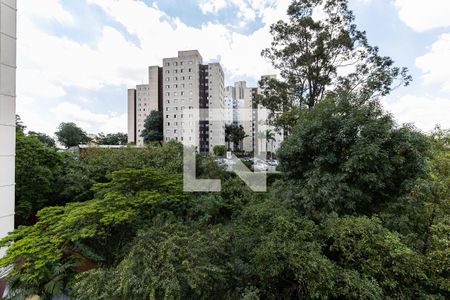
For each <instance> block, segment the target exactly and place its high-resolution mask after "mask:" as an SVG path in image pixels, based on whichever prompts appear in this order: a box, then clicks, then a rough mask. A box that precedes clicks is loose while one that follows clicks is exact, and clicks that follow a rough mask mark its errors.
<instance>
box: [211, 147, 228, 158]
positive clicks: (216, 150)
mask: <svg viewBox="0 0 450 300" xmlns="http://www.w3.org/2000/svg"><path fill="white" fill-rule="evenodd" d="M213 152H214V155H215V156H220V157H222V156H225V154H226V152H227V148H226V147H225V146H224V145H215V146H214V148H213Z"/></svg>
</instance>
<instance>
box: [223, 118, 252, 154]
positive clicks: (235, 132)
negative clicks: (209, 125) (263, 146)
mask: <svg viewBox="0 0 450 300" xmlns="http://www.w3.org/2000/svg"><path fill="white" fill-rule="evenodd" d="M246 137H248V135H247V134H246V133H245V131H244V127H242V125H235V124H231V125H226V126H225V141H226V142H227V144H228V150H230V143H233V150H235V151H236V150H237V148H238V146H239V144H240V142H241V141H242V140H243V139H245V138H246Z"/></svg>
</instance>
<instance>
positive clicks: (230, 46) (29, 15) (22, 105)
mask: <svg viewBox="0 0 450 300" xmlns="http://www.w3.org/2000/svg"><path fill="white" fill-rule="evenodd" d="M289 3H290V0H145V1H144V0H135V1H133V0H77V1H73V0H39V1H36V0H19V1H18V21H17V22H18V42H17V55H18V56H17V65H18V69H17V113H18V114H19V115H20V117H21V119H22V121H23V122H24V123H25V125H26V126H27V127H28V130H32V131H38V132H45V133H47V134H50V135H54V132H55V131H56V129H57V127H58V125H59V124H60V123H61V122H75V123H76V124H78V125H79V126H80V127H82V128H83V129H84V130H86V131H87V132H88V133H99V132H103V133H113V132H126V131H127V128H126V126H127V111H126V110H127V89H128V88H132V87H134V86H135V85H136V84H142V83H146V78H147V74H146V72H147V67H148V66H151V65H161V61H162V58H164V57H173V56H176V55H177V52H178V50H188V49H198V50H199V51H200V53H201V54H202V56H203V59H204V61H205V62H220V63H221V65H222V67H223V68H224V71H225V77H226V79H225V81H226V82H225V83H226V84H227V85H229V84H232V83H233V82H234V81H240V80H246V81H247V82H248V84H249V85H255V86H256V84H257V81H258V79H259V78H260V76H261V75H264V74H273V73H275V70H274V69H273V67H272V66H271V64H270V62H269V61H267V60H265V59H264V58H262V57H261V55H260V53H261V50H262V49H264V48H267V47H269V46H270V42H271V40H272V37H271V35H270V33H269V27H270V25H271V24H273V23H274V22H276V21H278V20H280V19H286V9H287V7H288V5H289ZM350 7H351V9H352V10H353V11H354V13H355V15H356V23H357V25H358V29H360V30H365V31H366V32H367V37H368V39H369V42H370V44H371V45H377V46H379V48H380V52H381V54H383V55H386V56H390V57H392V58H393V59H394V60H395V62H396V64H397V65H398V66H404V67H408V68H409V70H410V73H411V75H412V76H413V79H414V81H413V83H412V84H411V85H410V86H409V87H407V88H399V89H396V90H395V91H394V92H393V93H391V94H390V95H389V96H387V97H386V98H383V99H382V102H383V104H384V107H385V109H386V110H387V111H389V112H391V113H392V114H393V115H394V117H395V118H396V120H397V122H398V124H403V123H414V124H415V126H416V127H417V128H419V129H420V130H423V131H431V130H432V129H433V128H434V127H435V125H436V124H440V125H441V127H442V128H450V117H449V116H448V115H449V114H450V1H449V0H428V1H423V0H350Z"/></svg>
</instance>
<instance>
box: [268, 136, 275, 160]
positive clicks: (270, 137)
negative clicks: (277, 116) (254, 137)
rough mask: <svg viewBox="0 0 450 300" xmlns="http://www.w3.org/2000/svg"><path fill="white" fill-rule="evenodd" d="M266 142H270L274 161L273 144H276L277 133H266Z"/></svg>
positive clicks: (271, 157)
mask: <svg viewBox="0 0 450 300" xmlns="http://www.w3.org/2000/svg"><path fill="white" fill-rule="evenodd" d="M266 142H270V159H273V142H275V133H274V132H273V131H272V130H270V129H269V130H267V131H266Z"/></svg>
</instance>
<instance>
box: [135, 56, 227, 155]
mask: <svg viewBox="0 0 450 300" xmlns="http://www.w3.org/2000/svg"><path fill="white" fill-rule="evenodd" d="M162 63H163V66H162V67H150V68H149V84H145V85H139V86H136V88H135V89H130V90H128V139H129V142H130V143H136V145H137V146H143V145H144V141H143V139H142V137H141V132H142V130H143V128H144V121H145V118H146V117H147V116H148V115H149V114H150V112H151V111H152V110H158V111H160V112H161V113H162V116H163V120H164V122H163V127H164V129H163V136H164V140H165V141H170V140H175V141H179V142H181V143H183V144H185V145H190V146H195V147H197V150H198V151H199V152H202V153H208V152H211V151H212V149H213V147H214V146H215V145H224V144H225V120H224V117H222V116H217V112H218V111H219V112H220V110H223V109H224V107H225V104H224V73H223V70H222V67H221V66H220V64H218V63H210V64H203V58H202V56H201V55H200V53H199V52H198V51H197V50H189V51H179V52H178V56H176V57H171V58H164V59H163V62H162Z"/></svg>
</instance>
